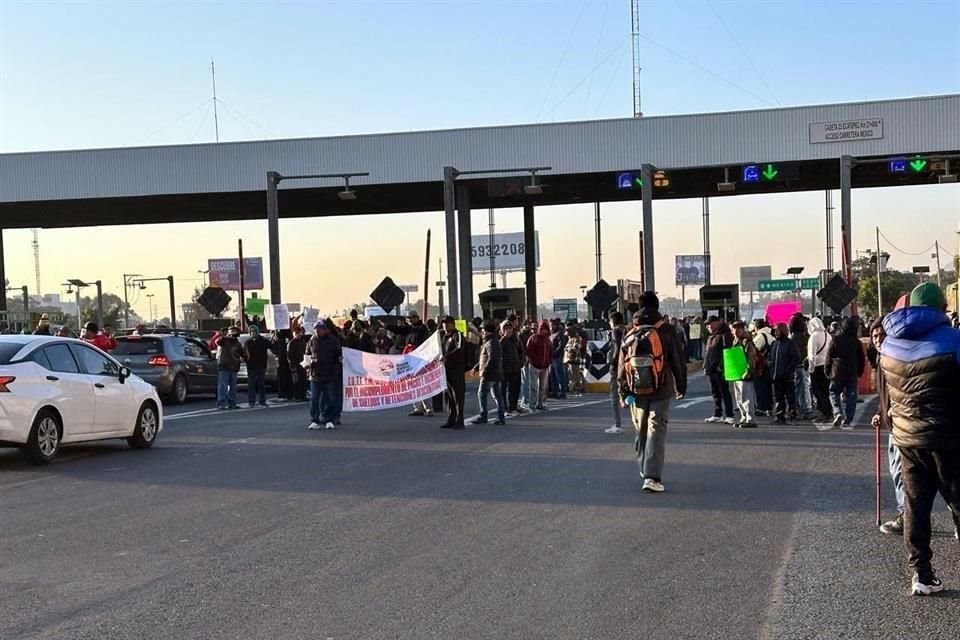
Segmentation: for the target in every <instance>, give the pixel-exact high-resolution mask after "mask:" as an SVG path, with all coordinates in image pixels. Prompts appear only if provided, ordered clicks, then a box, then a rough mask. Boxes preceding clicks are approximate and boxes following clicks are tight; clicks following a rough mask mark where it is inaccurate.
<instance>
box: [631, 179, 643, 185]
mask: <svg viewBox="0 0 960 640" xmlns="http://www.w3.org/2000/svg"><path fill="white" fill-rule="evenodd" d="M633 181H634V182H635V183H636V184H637V186H638V187H642V186H643V178H640V177H636V178H634V179H633Z"/></svg>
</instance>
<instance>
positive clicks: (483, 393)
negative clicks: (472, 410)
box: [477, 380, 507, 422]
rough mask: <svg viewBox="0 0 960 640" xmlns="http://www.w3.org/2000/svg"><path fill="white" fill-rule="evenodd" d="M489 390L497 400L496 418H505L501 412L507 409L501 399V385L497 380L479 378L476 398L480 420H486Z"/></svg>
mask: <svg viewBox="0 0 960 640" xmlns="http://www.w3.org/2000/svg"><path fill="white" fill-rule="evenodd" d="M491 391H492V392H493V395H494V398H495V399H496V401H497V420H503V419H504V418H505V416H504V415H503V414H504V412H505V411H506V410H507V409H506V402H504V400H503V387H502V386H501V384H500V383H499V382H490V381H489V380H481V381H480V391H479V392H477V396H478V399H479V400H480V421H481V422H485V421H486V420H487V401H488V399H489V398H490V392H491Z"/></svg>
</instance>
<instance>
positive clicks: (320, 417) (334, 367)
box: [307, 320, 343, 431]
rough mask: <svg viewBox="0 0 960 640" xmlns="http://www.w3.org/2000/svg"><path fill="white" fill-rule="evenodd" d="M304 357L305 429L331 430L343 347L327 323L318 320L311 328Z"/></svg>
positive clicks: (336, 412)
mask: <svg viewBox="0 0 960 640" xmlns="http://www.w3.org/2000/svg"><path fill="white" fill-rule="evenodd" d="M307 355H308V356H309V357H310V420H311V422H310V425H309V426H308V427H307V428H308V429H310V430H311V431H316V430H318V429H335V428H336V423H337V422H339V420H340V414H339V411H338V401H337V395H338V394H337V385H339V384H340V376H341V374H342V371H343V345H342V344H341V343H340V339H339V338H337V337H336V336H335V335H333V334H332V333H331V332H330V328H329V325H328V321H325V320H318V321H317V322H316V323H315V324H314V325H313V336H312V337H311V338H310V342H309V343H307ZM321 423H322V424H321Z"/></svg>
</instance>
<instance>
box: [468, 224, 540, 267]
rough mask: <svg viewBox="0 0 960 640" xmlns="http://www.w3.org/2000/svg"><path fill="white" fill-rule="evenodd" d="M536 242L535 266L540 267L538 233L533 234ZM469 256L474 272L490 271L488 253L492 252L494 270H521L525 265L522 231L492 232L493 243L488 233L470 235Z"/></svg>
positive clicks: (525, 250)
mask: <svg viewBox="0 0 960 640" xmlns="http://www.w3.org/2000/svg"><path fill="white" fill-rule="evenodd" d="M534 241H535V242H536V253H535V254H534V257H535V258H536V264H537V268H538V269H539V268H540V233H539V232H536V233H535V234H534ZM470 245H471V246H470V256H471V257H472V264H473V272H474V273H489V272H490V254H491V253H492V254H493V258H494V269H495V270H496V271H523V269H524V268H525V266H526V263H525V260H526V252H527V247H526V245H525V243H524V241H523V232H522V231H516V232H511V233H495V234H493V243H492V244H491V242H490V235H489V234H484V235H480V236H471V237H470Z"/></svg>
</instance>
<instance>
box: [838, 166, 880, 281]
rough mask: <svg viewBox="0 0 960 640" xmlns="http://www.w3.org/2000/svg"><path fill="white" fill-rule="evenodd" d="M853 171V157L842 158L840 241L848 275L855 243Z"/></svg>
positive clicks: (845, 273)
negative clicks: (841, 233) (852, 202)
mask: <svg viewBox="0 0 960 640" xmlns="http://www.w3.org/2000/svg"><path fill="white" fill-rule="evenodd" d="M852 171H853V158H852V157H851V156H841V157H840V226H841V227H842V228H843V235H842V236H841V238H840V240H841V242H842V243H843V249H842V250H841V255H842V256H843V261H844V264H843V272H844V276H846V275H847V273H848V269H849V266H850V261H851V260H853V252H852V250H851V246H852V243H853V229H852V228H851V215H850V187H851V173H852ZM878 259H879V258H878Z"/></svg>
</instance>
